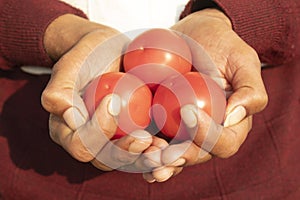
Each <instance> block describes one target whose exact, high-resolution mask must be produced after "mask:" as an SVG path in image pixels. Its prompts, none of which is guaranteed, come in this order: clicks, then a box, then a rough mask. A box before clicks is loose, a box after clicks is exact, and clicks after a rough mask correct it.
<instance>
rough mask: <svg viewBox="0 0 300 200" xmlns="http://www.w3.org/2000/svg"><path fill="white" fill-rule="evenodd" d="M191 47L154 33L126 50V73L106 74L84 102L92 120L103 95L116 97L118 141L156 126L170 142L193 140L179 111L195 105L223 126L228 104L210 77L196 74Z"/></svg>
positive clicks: (90, 88) (178, 39)
mask: <svg viewBox="0 0 300 200" xmlns="http://www.w3.org/2000/svg"><path fill="white" fill-rule="evenodd" d="M192 67H193V66H192V54H191V51H190V48H189V45H188V44H187V42H186V41H185V40H184V39H183V38H182V37H181V36H179V35H178V34H177V33H175V32H173V31H171V30H169V29H150V30H148V31H145V32H143V33H142V34H140V35H139V36H137V37H136V38H135V39H134V40H133V41H132V42H130V44H129V45H128V46H127V49H126V52H125V54H124V57H123V68H124V72H111V73H107V74H103V75H102V76H100V77H98V78H97V79H96V80H94V81H93V82H92V83H91V84H90V85H89V86H88V87H87V89H86V92H85V94H84V101H85V103H86V105H87V109H88V111H89V114H90V116H92V114H93V113H94V111H95V109H96V108H97V106H98V105H99V103H100V102H101V100H102V99H103V97H104V96H106V95H108V94H112V93H116V94H118V95H119V96H120V98H121V102H122V103H121V112H120V114H119V116H118V129H117V131H116V134H115V136H114V137H113V139H114V138H120V137H122V136H124V135H125V134H127V133H130V132H132V131H134V130H136V129H145V128H147V127H148V126H149V124H150V123H151V122H154V123H155V124H156V126H157V128H158V129H159V131H160V132H161V133H162V134H164V135H165V136H167V137H169V138H176V139H179V140H185V139H189V138H190V136H189V134H188V133H187V131H186V127H185V125H184V124H183V123H182V122H181V121H182V120H181V117H180V108H181V107H182V106H184V105H186V104H194V105H196V106H197V107H198V108H200V109H202V110H204V111H205V112H206V113H207V114H209V115H210V116H211V117H212V119H214V120H215V121H216V122H217V123H222V121H223V118H224V113H225V106H226V99H225V95H224V92H223V91H222V90H221V88H220V87H219V86H218V85H217V84H216V83H215V82H214V81H213V80H212V79H210V78H209V77H208V76H206V75H204V74H202V73H200V72H196V71H192Z"/></svg>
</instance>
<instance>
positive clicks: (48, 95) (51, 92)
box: [41, 88, 66, 114]
mask: <svg viewBox="0 0 300 200" xmlns="http://www.w3.org/2000/svg"><path fill="white" fill-rule="evenodd" d="M65 101H66V98H65V97H64V94H62V93H61V92H58V91H57V90H55V89H51V88H46V89H45V90H44V91H43V93H42V96H41V104H42V106H43V107H44V109H45V110H46V111H48V112H50V113H55V114H60V112H62V111H60V110H59V108H60V107H63V106H61V105H62V104H61V103H62V102H65Z"/></svg>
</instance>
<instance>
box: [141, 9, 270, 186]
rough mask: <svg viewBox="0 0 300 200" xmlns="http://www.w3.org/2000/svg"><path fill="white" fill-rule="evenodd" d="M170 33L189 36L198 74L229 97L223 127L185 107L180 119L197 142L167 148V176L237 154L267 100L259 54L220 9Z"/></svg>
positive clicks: (193, 18)
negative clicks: (208, 78)
mask: <svg viewBox="0 0 300 200" xmlns="http://www.w3.org/2000/svg"><path fill="white" fill-rule="evenodd" d="M172 29H173V30H175V31H177V32H178V33H179V34H182V36H183V37H185V38H186V41H187V42H188V43H189V45H190V47H191V50H192V54H193V58H194V59H195V60H194V61H193V64H194V65H195V66H196V67H197V70H198V71H201V72H203V73H206V74H208V75H210V76H211V77H212V78H213V79H214V80H216V81H217V83H219V85H220V86H221V87H222V88H223V89H224V90H225V92H226V94H227V97H228V99H227V107H226V116H225V121H224V124H223V125H220V124H216V123H215V122H214V121H213V120H212V119H211V118H210V117H209V116H208V115H207V114H206V113H205V112H203V111H201V110H198V109H197V108H196V107H195V106H194V105H185V106H183V107H182V109H181V116H182V119H183V121H184V122H185V124H186V126H187V128H188V129H189V131H190V132H191V134H193V135H195V137H194V140H193V142H190V141H186V142H183V143H180V144H173V145H169V146H168V147H167V148H166V149H165V150H164V151H163V153H162V162H163V163H164V165H165V167H164V169H169V174H171V175H170V176H169V178H170V177H172V176H173V175H174V174H177V172H178V171H181V170H182V167H183V166H189V165H195V164H198V163H202V162H206V161H207V160H209V159H211V157H212V156H217V157H221V158H228V157H230V156H232V155H234V154H235V153H236V152H237V151H238V149H239V147H240V146H241V145H242V143H243V142H244V140H245V139H246V137H247V134H248V133H249V131H250V130H251V127H252V115H253V114H255V113H257V112H260V111H261V110H263V109H264V107H265V106H266V104H267V100H268V98H267V94H266V91H265V87H264V84H263V81H262V78H261V65H260V61H259V58H258V56H257V53H256V52H255V50H254V49H252V48H251V47H250V46H249V45H247V44H246V43H245V42H244V41H243V40H242V39H241V38H240V37H239V36H238V35H237V34H236V33H235V32H234V31H233V30H232V26H231V22H230V20H229V19H228V18H227V17H226V16H225V15H224V14H223V13H222V12H221V11H218V10H215V9H205V10H202V11H198V12H196V13H193V14H191V15H189V16H187V17H186V18H184V19H182V20H181V21H179V22H178V23H176V24H175V25H174V26H173V27H172ZM199 44H200V45H201V47H200V48H199ZM203 52H206V53H207V54H208V56H209V57H210V59H211V60H212V61H213V64H212V63H210V59H208V57H205V56H203ZM214 66H216V67H214ZM174 163H175V164H174ZM178 163H179V164H178ZM157 173H158V174H159V171H158V172H157ZM145 179H146V180H148V181H149V182H152V181H153V180H155V179H156V176H155V174H153V173H152V174H150V173H148V174H147V176H145Z"/></svg>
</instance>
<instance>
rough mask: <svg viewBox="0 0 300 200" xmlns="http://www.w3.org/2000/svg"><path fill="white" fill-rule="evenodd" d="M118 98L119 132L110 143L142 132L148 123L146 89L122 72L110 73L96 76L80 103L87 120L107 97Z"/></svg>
mask: <svg viewBox="0 0 300 200" xmlns="http://www.w3.org/2000/svg"><path fill="white" fill-rule="evenodd" d="M113 93H114V94H117V95H119V96H120V98H121V102H122V103H121V112H120V114H119V115H118V119H117V120H118V128H117V131H116V133H115V135H114V137H113V138H112V139H116V138H120V137H122V136H124V135H125V134H128V133H131V132H132V131H134V130H137V129H145V128H146V127H147V126H148V125H149V123H150V120H151V118H150V115H149V110H150V108H151V103H152V94H151V91H150V89H149V88H148V87H147V85H145V84H144V82H142V81H141V80H140V79H138V78H137V77H135V76H133V75H131V74H126V73H122V72H110V73H106V74H103V75H101V76H99V77H98V78H97V79H95V80H94V81H93V82H92V83H91V84H90V85H89V86H88V87H87V89H86V91H85V93H84V96H83V99H84V102H85V104H86V106H87V110H88V112H89V115H90V117H91V116H92V115H93V114H94V112H95V109H96V108H97V106H98V105H99V104H100V102H101V100H102V99H103V98H104V97H105V96H106V95H109V94H113Z"/></svg>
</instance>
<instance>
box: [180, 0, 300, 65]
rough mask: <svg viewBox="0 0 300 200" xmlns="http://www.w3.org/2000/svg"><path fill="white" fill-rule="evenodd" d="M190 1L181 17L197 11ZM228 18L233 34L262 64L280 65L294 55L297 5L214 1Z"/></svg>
mask: <svg viewBox="0 0 300 200" xmlns="http://www.w3.org/2000/svg"><path fill="white" fill-rule="evenodd" d="M200 1H201V4H203V1H205V0H191V1H190V2H189V4H188V5H187V7H186V9H185V11H184V15H185V16H186V15H187V14H188V13H192V12H195V11H198V10H199V9H195V7H197V4H199V2H200ZM214 2H216V3H217V4H218V5H219V7H220V8H221V9H222V10H223V11H224V13H225V14H226V15H227V16H228V17H229V18H230V20H231V22H232V25H233V29H234V30H235V32H236V33H237V34H238V35H239V36H240V37H241V38H242V39H243V40H244V41H245V42H247V43H248V44H249V45H250V46H252V47H253V48H254V49H255V50H256V51H257V52H258V54H259V56H260V59H261V60H262V62H266V63H269V64H282V63H286V62H289V61H291V60H292V59H294V58H295V57H296V56H297V57H299V54H296V52H299V51H297V49H296V48H297V47H298V46H299V44H300V42H299V38H300V26H299V23H300V14H299V13H300V1H282V0H274V1H269V0H251V1H248V0H239V1H236V0H214ZM202 8H203V7H202Z"/></svg>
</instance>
